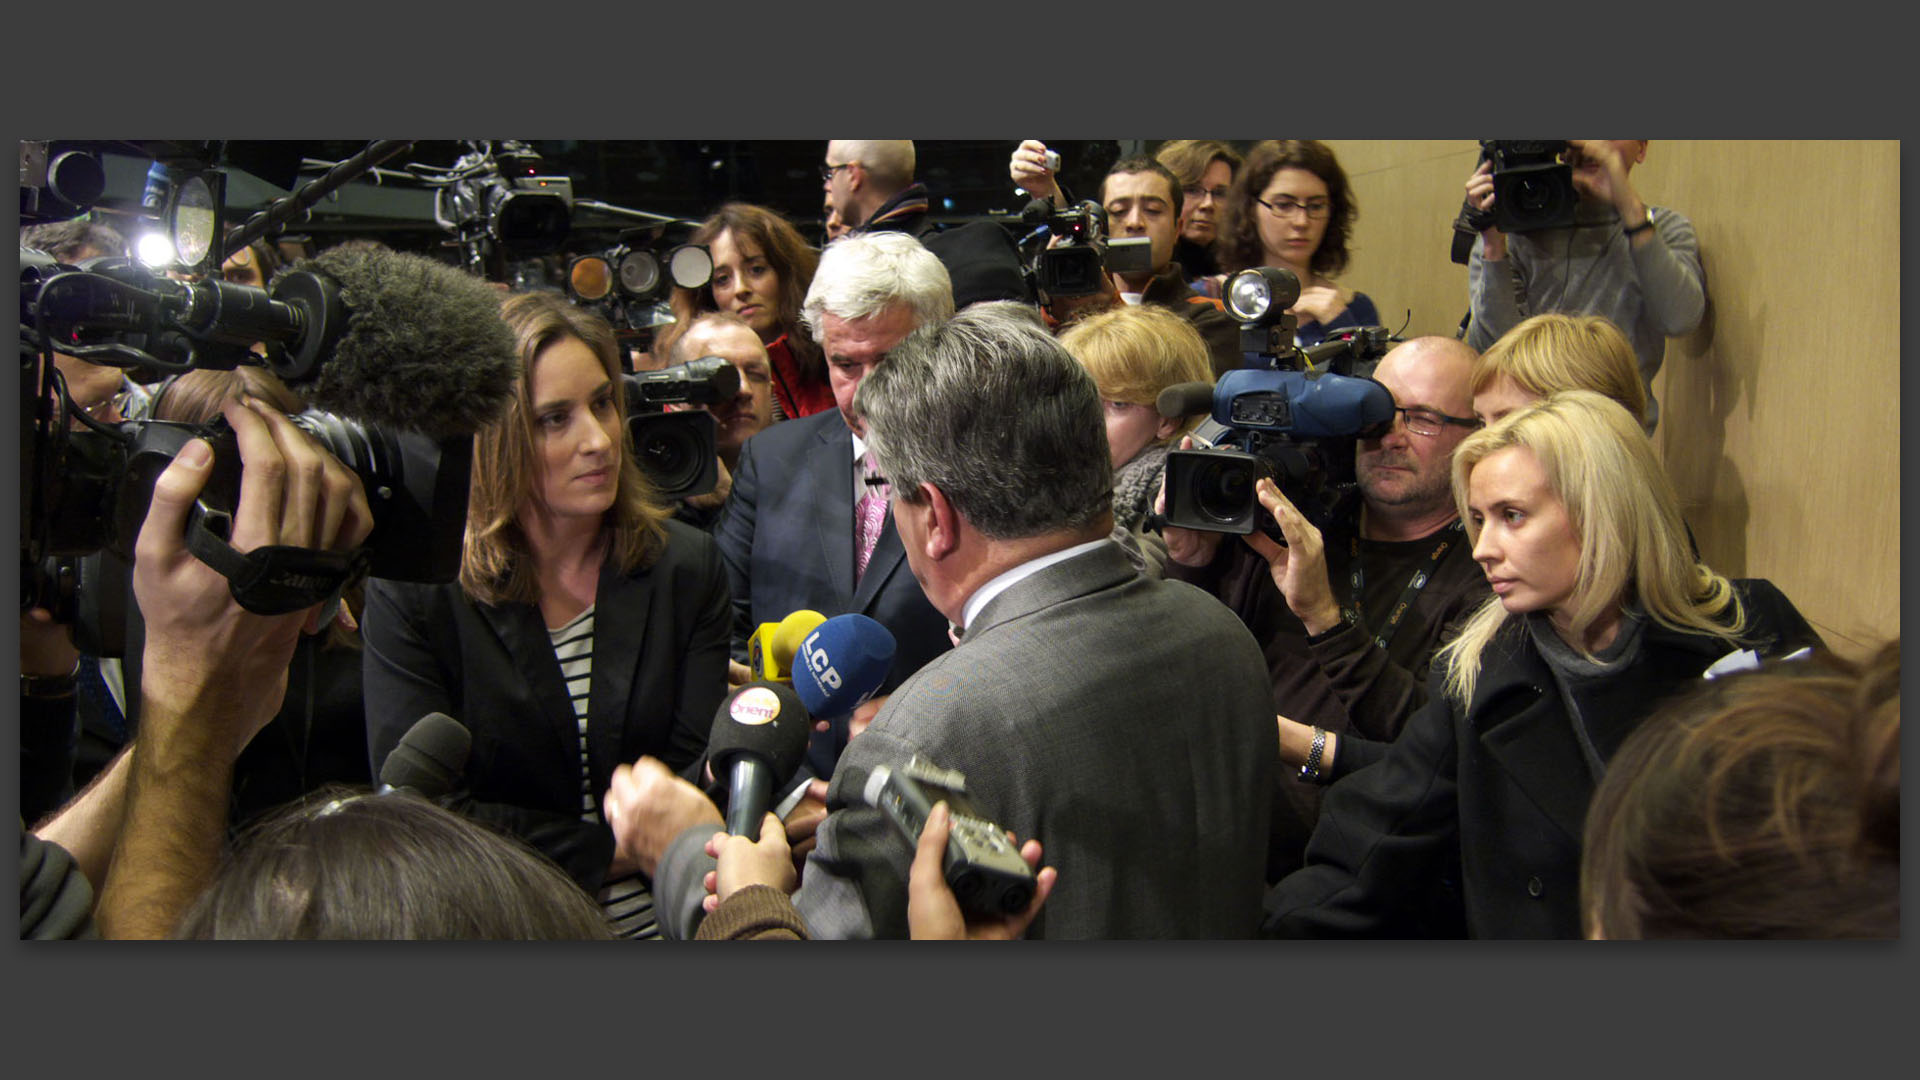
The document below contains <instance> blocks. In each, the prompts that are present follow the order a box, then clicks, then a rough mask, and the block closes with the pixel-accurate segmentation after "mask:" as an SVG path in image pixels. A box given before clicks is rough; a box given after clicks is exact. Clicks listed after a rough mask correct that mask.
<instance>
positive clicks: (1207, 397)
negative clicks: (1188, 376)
mask: <svg viewBox="0 0 1920 1080" xmlns="http://www.w3.org/2000/svg"><path fill="white" fill-rule="evenodd" d="M1153 404H1154V408H1155V409H1157V410H1158V411H1159V413H1160V415H1161V416H1162V417H1165V418H1166V419H1168V420H1181V419H1184V418H1186V417H1189V416H1200V415H1202V414H1205V413H1210V412H1212V411H1213V384H1212V383H1203V382H1183V383H1174V384H1173V385H1172V386H1169V387H1167V388H1166V389H1165V390H1162V391H1160V396H1159V397H1157V398H1155V399H1154V401H1153Z"/></svg>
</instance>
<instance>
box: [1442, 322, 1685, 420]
mask: <svg viewBox="0 0 1920 1080" xmlns="http://www.w3.org/2000/svg"><path fill="white" fill-rule="evenodd" d="M1503 375H1504V376H1506V377H1507V378H1509V379H1512V380H1513V381H1514V383H1515V384H1516V385H1518V386H1519V387H1520V388H1521V389H1522V390H1525V391H1526V392H1528V393H1530V394H1537V395H1538V396H1540V397H1551V396H1552V395H1554V394H1556V393H1559V392H1560V391H1562V390H1591V391H1593V392H1594V393H1596V394H1604V395H1606V396H1607V397H1610V398H1612V399H1613V400H1615V401H1617V402H1619V403H1620V404H1621V405H1622V406H1624V407H1625V408H1626V410H1627V411H1628V412H1629V413H1632V414H1633V418H1634V419H1635V420H1638V421H1640V422H1641V423H1643V424H1644V423H1646V418H1647V386H1646V383H1644V382H1642V381H1641V379H1640V361H1639V359H1638V358H1637V357H1636V356H1635V355H1634V352H1633V346H1632V345H1631V344H1629V343H1628V341H1627V338H1626V335H1625V334H1622V333H1621V332H1620V330H1619V328H1618V327H1616V326H1614V325H1613V324H1612V323H1610V322H1608V321H1607V320H1606V319H1604V318H1601V317H1600V316H1598V315H1558V314H1547V315H1535V316H1533V317H1532V318H1530V319H1527V320H1525V321H1524V322H1522V323H1521V324H1520V325H1518V326H1516V327H1514V328H1513V329H1511V330H1509V331H1507V332H1506V333H1504V334H1502V335H1500V340H1498V341H1496V342H1494V343H1493V344H1492V345H1490V346H1488V347H1487V351H1486V352H1484V353H1481V354H1480V358H1479V359H1478V360H1475V361H1474V364H1473V377H1472V384H1471V390H1472V392H1473V393H1475V394H1478V393H1481V392H1482V391H1484V390H1486V389H1487V387H1489V386H1492V385H1493V383H1494V381H1495V380H1496V379H1498V378H1500V377H1501V376H1503Z"/></svg>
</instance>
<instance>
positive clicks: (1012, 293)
mask: <svg viewBox="0 0 1920 1080" xmlns="http://www.w3.org/2000/svg"><path fill="white" fill-rule="evenodd" d="M914 165H915V154H914V148H913V142H912V140H910V139H835V140H833V141H831V142H829V143H827V156H826V160H825V161H823V162H822V163H821V165H820V178H821V182H822V186H823V187H824V188H825V190H826V209H827V216H828V218H829V219H832V218H834V217H838V218H839V219H840V221H841V223H842V224H844V225H845V226H846V227H847V228H848V229H850V230H851V231H852V232H853V233H854V234H855V235H860V234H862V233H878V232H901V233H905V234H907V235H908V236H911V237H913V238H914V239H916V240H919V241H920V242H921V243H923V244H925V245H926V246H927V250H928V251H931V252H933V253H934V254H935V255H936V256H938V257H939V259H940V261H941V263H943V264H944V265H945V266H946V268H947V274H948V275H949V276H950V277H951V278H952V279H953V306H954V307H956V308H964V307H966V306H967V305H969V304H975V303H980V302H982V301H987V300H1031V299H1032V290H1031V289H1029V288H1028V287H1027V281H1026V276H1025V274H1024V273H1023V272H1022V271H1021V269H1020V249H1019V246H1018V245H1017V244H1015V243H1014V240H1013V237H1012V236H1010V235H1009V234H1008V233H1007V230H1005V229H1003V228H1001V227H1000V226H999V225H997V224H995V223H994V222H991V221H970V222H967V223H966V224H964V225H959V226H955V227H952V228H942V227H941V226H939V225H938V224H936V223H935V222H934V221H933V219H932V216H931V215H930V213H929V210H930V209H931V206H932V196H931V195H930V194H929V193H928V191H927V187H926V185H925V184H918V183H915V182H914V179H913V170H914ZM949 205H951V202H949Z"/></svg>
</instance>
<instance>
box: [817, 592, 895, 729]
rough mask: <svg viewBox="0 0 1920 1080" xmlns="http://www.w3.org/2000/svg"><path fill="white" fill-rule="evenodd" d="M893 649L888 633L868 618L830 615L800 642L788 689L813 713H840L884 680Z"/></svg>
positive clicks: (891, 639) (875, 689) (858, 703)
mask: <svg viewBox="0 0 1920 1080" xmlns="http://www.w3.org/2000/svg"><path fill="white" fill-rule="evenodd" d="M894 650H895V643H894V640H893V635H892V634H890V633H888V632H887V628H886V627H884V626H882V625H880V624H879V623H878V622H876V621H874V620H873V619H870V618H868V617H867V616H865V615H861V614H858V613H849V614H846V615H835V616H834V617H833V618H831V619H828V620H827V621H826V622H823V623H821V624H820V628H819V629H817V630H815V631H814V632H813V633H811V634H808V635H807V636H806V638H805V639H804V640H803V641H802V642H801V644H800V652H799V654H798V655H797V656H796V657H795V658H794V659H795V661H796V662H795V664H794V670H793V689H794V692H795V693H797V694H799V695H800V703H801V704H803V705H805V706H806V707H807V711H808V712H809V713H811V714H813V715H814V716H816V717H831V716H845V715H846V714H848V713H851V712H852V711H853V710H854V709H855V708H857V707H858V706H859V705H860V704H861V703H863V702H865V701H866V700H867V699H868V698H871V697H872V696H873V695H874V694H875V693H876V692H877V691H878V690H879V689H880V687H881V686H882V685H883V684H884V683H885V682H886V681H887V675H888V674H889V673H890V672H892V670H893V654H894Z"/></svg>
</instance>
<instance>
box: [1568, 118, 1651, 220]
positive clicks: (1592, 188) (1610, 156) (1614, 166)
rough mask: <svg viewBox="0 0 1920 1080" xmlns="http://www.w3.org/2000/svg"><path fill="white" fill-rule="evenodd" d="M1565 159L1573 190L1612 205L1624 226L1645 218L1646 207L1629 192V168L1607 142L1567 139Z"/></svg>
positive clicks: (1617, 151) (1628, 164)
mask: <svg viewBox="0 0 1920 1080" xmlns="http://www.w3.org/2000/svg"><path fill="white" fill-rule="evenodd" d="M1565 160H1566V162H1567V164H1568V165H1571V166H1573V188H1574V190H1575V191H1578V192H1579V193H1580V194H1582V195H1584V196H1586V197H1587V198H1590V199H1598V200H1600V201H1601V202H1605V203H1610V204H1612V206H1613V208H1614V210H1615V211H1617V212H1618V213H1619V214H1620V220H1621V221H1622V222H1624V223H1626V224H1628V225H1631V224H1633V223H1635V222H1638V221H1645V220H1646V218H1647V205H1646V204H1645V203H1643V202H1641V201H1640V196H1639V195H1638V194H1637V193H1636V192H1635V191H1634V190H1633V181H1631V180H1629V179H1628V178H1627V173H1628V171H1629V170H1631V169H1632V168H1633V163H1632V162H1629V161H1628V160H1627V159H1626V157H1625V156H1624V155H1623V154H1622V153H1621V152H1620V147H1619V146H1618V145H1616V144H1615V143H1614V142H1613V141H1612V140H1610V139H1568V140H1567V152H1566V155H1565Z"/></svg>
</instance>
